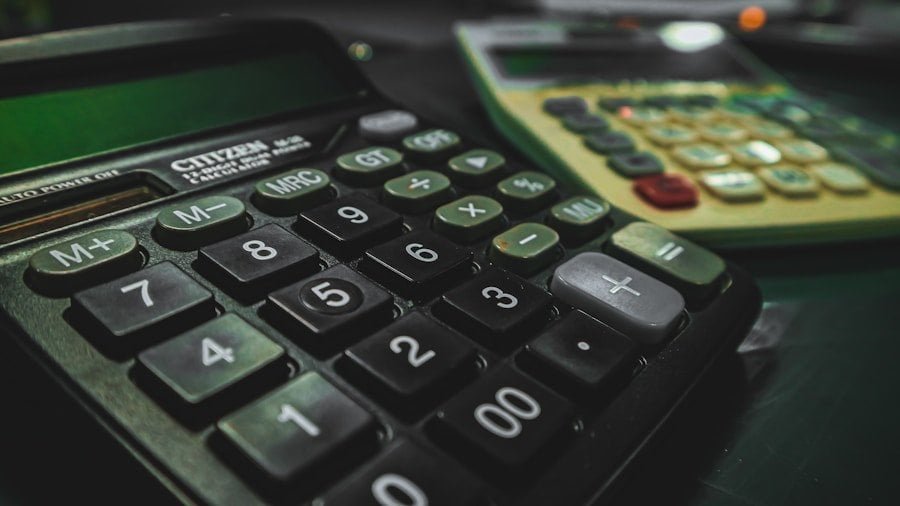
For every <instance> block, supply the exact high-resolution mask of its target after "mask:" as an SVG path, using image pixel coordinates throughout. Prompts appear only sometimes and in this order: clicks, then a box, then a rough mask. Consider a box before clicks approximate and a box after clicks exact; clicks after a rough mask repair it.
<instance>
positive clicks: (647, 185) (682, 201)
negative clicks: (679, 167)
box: [634, 174, 699, 209]
mask: <svg viewBox="0 0 900 506" xmlns="http://www.w3.org/2000/svg"><path fill="white" fill-rule="evenodd" d="M634 191H635V192H637V194H638V195H640V196H641V197H643V198H644V200H646V201H647V202H649V203H651V204H653V205H654V206H656V207H660V208H663V209H671V208H675V207H694V206H696V205H697V198H698V197H699V192H698V191H697V187H696V186H694V183H692V182H691V181H690V180H689V179H687V178H686V177H684V176H680V175H678V174H657V175H654V176H646V177H642V178H639V179H635V181H634Z"/></svg>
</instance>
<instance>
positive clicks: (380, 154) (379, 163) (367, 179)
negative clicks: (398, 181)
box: [335, 146, 403, 186]
mask: <svg viewBox="0 0 900 506" xmlns="http://www.w3.org/2000/svg"><path fill="white" fill-rule="evenodd" d="M335 172H336V173H337V174H338V176H339V177H340V178H341V179H343V180H344V181H347V183H349V184H352V185H357V186H374V185H376V184H379V183H383V182H385V181H387V180H388V179H390V178H392V177H397V176H399V175H400V174H403V153H400V152H399V151H397V150H395V149H391V148H386V147H384V146H373V147H370V148H365V149H360V150H358V151H353V152H351V153H347V154H344V155H341V156H339V157H338V159H337V167H336V168H335Z"/></svg>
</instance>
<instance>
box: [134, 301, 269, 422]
mask: <svg viewBox="0 0 900 506" xmlns="http://www.w3.org/2000/svg"><path fill="white" fill-rule="evenodd" d="M282 357H284V350H283V349H282V348H281V346H278V345H277V344H275V343H273V342H272V341H271V340H270V339H269V338H267V337H266V336H265V335H263V334H262V332H260V331H259V330H257V329H255V328H253V327H252V326H250V324H249V323H247V322H246V321H244V320H243V319H241V318H240V317H239V316H237V315H235V314H226V315H224V316H221V317H219V318H216V319H214V320H211V321H209V322H207V323H205V324H203V325H201V326H199V327H196V328H194V329H192V330H190V331H188V332H186V333H184V334H181V335H180V336H178V337H176V338H174V339H170V340H168V341H165V342H163V343H162V344H159V345H156V346H154V347H153V348H150V349H148V350H145V351H144V352H142V353H141V354H140V355H138V364H139V365H140V368H139V372H140V373H141V374H142V375H143V376H140V377H141V378H146V379H147V380H148V381H147V384H148V386H149V387H150V388H151V389H153V388H155V389H156V390H157V393H158V394H159V395H160V396H161V397H162V398H163V399H164V401H167V402H171V403H173V405H174V406H175V407H176V410H180V411H181V412H180V413H179V414H185V415H187V414H190V415H192V418H194V417H195V415H196V411H197V410H201V409H202V410H213V411H218V410H220V408H227V406H233V405H235V404H236V403H238V402H240V401H241V400H245V399H246V398H247V396H248V394H249V395H252V394H253V393H256V392H258V391H259V390H261V389H263V388H265V387H266V386H268V385H271V384H272V383H273V382H274V381H277V380H278V379H279V376H280V374H279V372H278V371H277V369H278V368H277V367H275V366H276V364H277V362H278V361H279V359H280V358H282ZM235 395H237V397H236V396H235ZM226 397H227V399H226ZM222 401H225V402H227V403H228V404H227V405H225V404H224V403H223V402H222ZM213 406H215V407H213Z"/></svg>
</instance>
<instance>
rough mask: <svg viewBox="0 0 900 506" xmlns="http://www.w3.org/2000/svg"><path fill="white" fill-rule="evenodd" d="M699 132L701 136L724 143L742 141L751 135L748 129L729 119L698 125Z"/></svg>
mask: <svg viewBox="0 0 900 506" xmlns="http://www.w3.org/2000/svg"><path fill="white" fill-rule="evenodd" d="M697 133H698V134H700V137H703V138H704V139H706V140H708V141H710V142H718V143H722V144H731V143H733V142H741V141H744V140H747V137H749V134H748V132H747V130H746V129H744V128H741V127H739V126H737V125H735V124H734V123H730V122H727V121H716V122H713V123H710V124H708V125H700V126H698V127H697Z"/></svg>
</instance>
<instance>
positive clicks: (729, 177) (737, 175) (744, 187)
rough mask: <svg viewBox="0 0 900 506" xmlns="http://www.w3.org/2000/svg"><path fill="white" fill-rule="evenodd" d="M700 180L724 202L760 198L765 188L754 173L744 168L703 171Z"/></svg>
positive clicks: (762, 196)
mask: <svg viewBox="0 0 900 506" xmlns="http://www.w3.org/2000/svg"><path fill="white" fill-rule="evenodd" d="M700 182H701V183H702V184H703V186H705V187H706V189H707V190H709V192H710V193H712V194H713V195H715V196H716V197H719V198H720V199H722V200H724V201H726V202H749V201H754V200H762V199H763V198H764V197H765V188H764V187H763V184H762V182H761V181H760V180H759V178H758V177H756V174H754V173H752V172H750V171H747V170H744V169H723V170H713V171H709V172H704V173H703V174H702V175H701V176H700Z"/></svg>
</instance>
